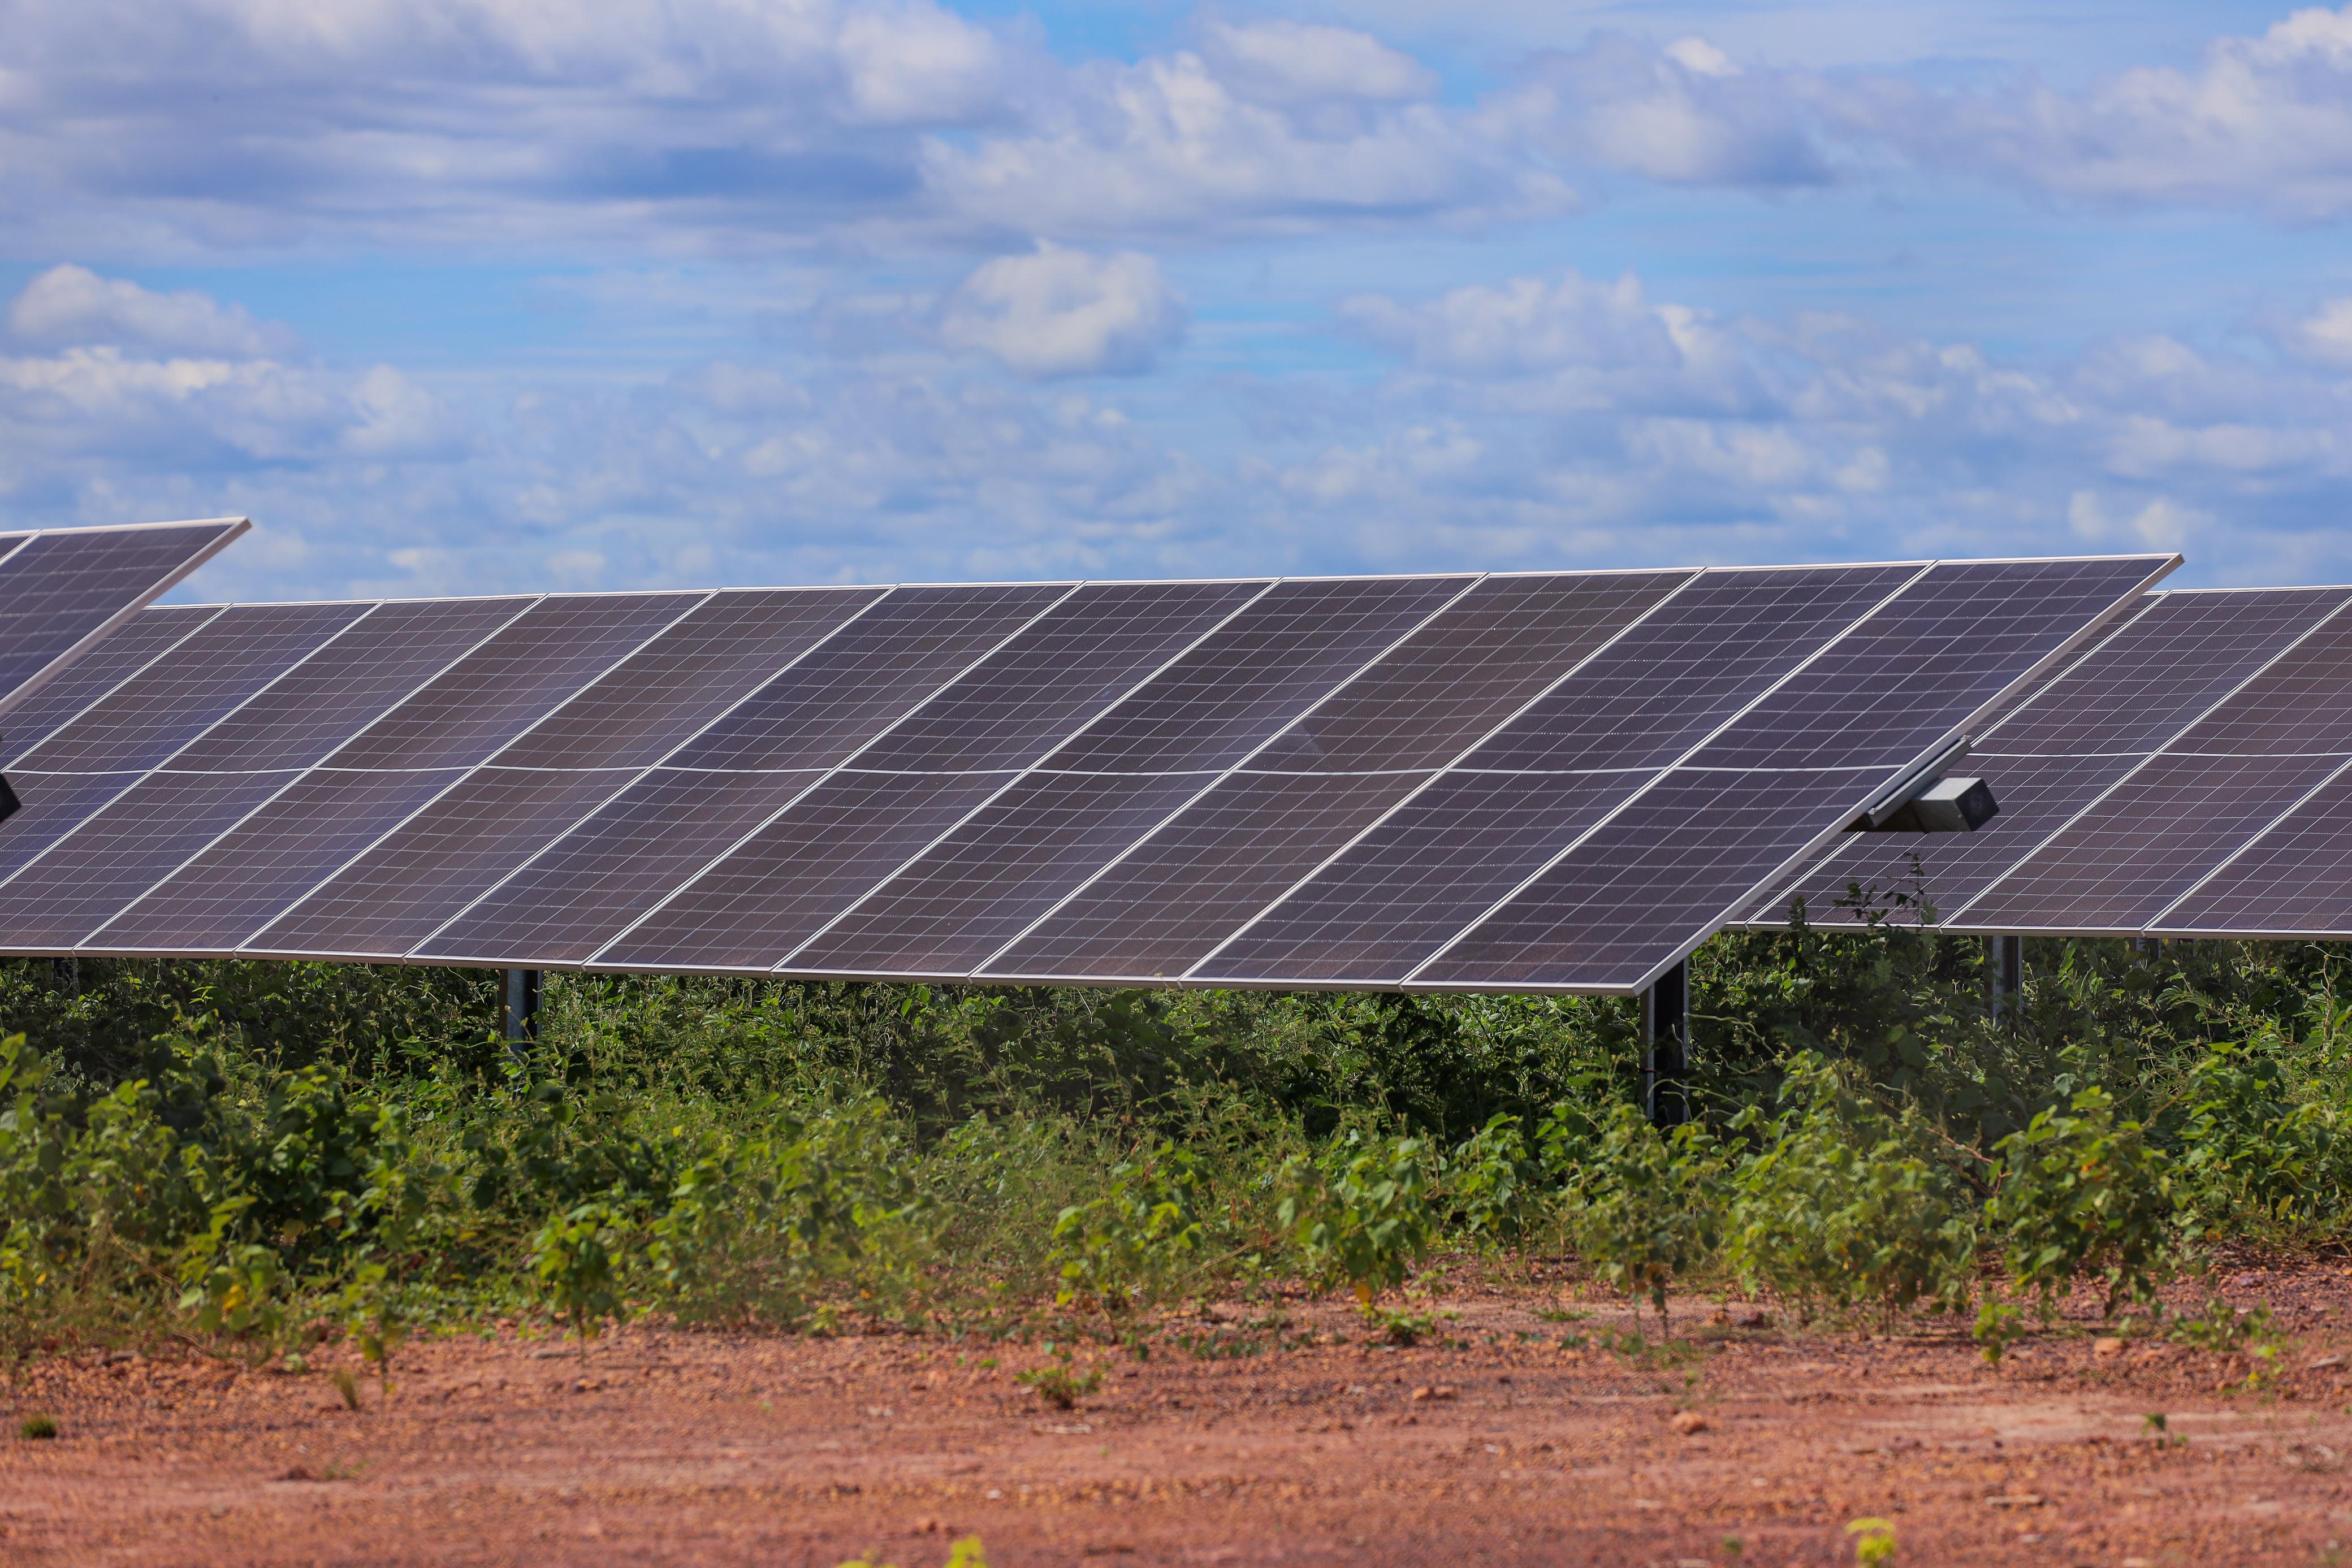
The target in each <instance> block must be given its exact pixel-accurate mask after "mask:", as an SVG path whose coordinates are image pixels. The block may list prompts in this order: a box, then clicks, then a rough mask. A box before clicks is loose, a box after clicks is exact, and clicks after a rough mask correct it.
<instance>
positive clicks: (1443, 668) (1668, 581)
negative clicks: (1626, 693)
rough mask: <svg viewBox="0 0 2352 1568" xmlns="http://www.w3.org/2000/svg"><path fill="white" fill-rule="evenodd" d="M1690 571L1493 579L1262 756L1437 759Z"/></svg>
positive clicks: (1466, 742) (1282, 759)
mask: <svg viewBox="0 0 2352 1568" xmlns="http://www.w3.org/2000/svg"><path fill="white" fill-rule="evenodd" d="M1693 575H1694V574H1693V573H1691V572H1689V571H1639V572H1579V573H1563V574H1560V575H1558V576H1550V575H1547V576H1540V577H1490V578H1488V579H1486V580H1485V581H1483V582H1481V583H1479V584H1478V586H1477V587H1475V588H1474V589H1472V590H1471V591H1469V592H1468V593H1465V594H1464V595H1463V596H1462V598H1461V599H1459V600H1457V601H1455V602H1454V603H1453V604H1450V605H1448V606H1447V607H1446V608H1445V609H1444V611H1442V612H1440V613H1439V614H1438V615H1437V616H1436V617H1435V618H1434V619H1433V620H1432V621H1431V622H1429V623H1428V624H1427V625H1425V626H1423V627H1422V628H1421V629H1420V630H1419V631H1417V632H1414V633H1413V634H1412V636H1410V637H1408V638H1407V639H1405V641H1404V642H1403V643H1402V644H1401V645H1400V646H1399V647H1397V648H1396V649H1394V650H1393V651H1391V653H1388V654H1387V655H1386V656H1385V657H1383V658H1382V659H1381V661H1380V662H1379V663H1378V664H1374V665H1372V666H1371V667H1370V669H1368V670H1366V671H1365V672H1364V673H1363V674H1360V675H1359V676H1358V677H1357V678H1356V679H1355V680H1353V681H1350V682H1349V684H1348V685H1346V686H1345V687H1343V688H1342V689H1341V690H1340V691H1339V693H1338V694H1337V695H1334V696H1333V697H1332V698H1331V700H1330V701H1329V702H1327V703H1325V704H1324V705H1323V706H1321V707H1318V708H1317V709H1316V710H1315V711H1314V712H1313V713H1311V714H1309V715H1307V717H1306V718H1304V719H1302V720H1300V721H1299V723H1298V724H1297V725H1296V726H1295V727H1292V728H1291V729H1289V730H1288V731H1286V732H1285V733H1284V734H1283V735H1282V736H1281V737H1278V738H1277V739H1276V741H1275V742H1274V744H1273V745H1271V746H1269V747H1266V749H1265V751H1263V752H1261V753H1259V754H1258V756H1257V757H1256V758H1254V759H1253V761H1252V764H1251V766H1253V767H1254V768H1265V769H1267V770H1269V771H1273V770H1280V769H1298V770H1308V769H1323V770H1328V771H1332V772H1349V771H1355V770H1360V769H1363V768H1443V767H1444V766H1445V765H1446V764H1447V763H1449V762H1451V761H1453V760H1454V758H1456V757H1459V756H1460V755H1461V754H1462V752H1463V750H1464V748H1465V747H1468V746H1470V745H1471V744H1473V743H1474V742H1475V741H1476V740H1477V739H1478V738H1479V737H1481V736H1483V735H1485V734H1486V732H1487V731H1489V730H1491V729H1493V728H1494V727H1496V725H1498V724H1500V723H1502V722H1503V721H1504V720H1505V719H1507V718H1508V717H1510V716H1511V715H1512V714H1514V713H1515V712H1517V710H1518V709H1519V708H1520V707H1521V706H1523V705H1524V704H1526V703H1527V702H1528V700H1529V699H1530V698H1532V697H1534V696H1536V695H1538V693H1540V692H1541V691H1542V690H1543V689H1544V687H1546V686H1548V685H1550V684H1551V683H1552V682H1553V681H1555V680H1557V679H1559V677H1560V676H1561V675H1562V674H1565V673H1567V672H1568V671H1569V670H1570V669H1573V668H1574V667H1575V665H1576V664H1577V662H1578V661H1579V660H1580V659H1582V658H1584V657H1586V656H1587V655H1588V654H1590V653H1591V652H1592V651H1593V650H1594V649H1596V648H1598V647H1600V646H1601V644H1602V643H1606V642H1607V641H1608V640H1609V639H1610V638H1611V637H1612V636H1614V635H1616V634H1617V633H1618V632H1622V631H1623V630H1624V629H1625V627H1626V626H1627V625H1628V624H1629V623H1630V622H1633V620H1634V619H1635V618H1636V617H1637V616H1639V615H1640V614H1641V613H1642V612H1643V611H1645V610H1647V609H1649V608H1650V607H1651V606H1652V605H1654V604H1656V603H1657V602H1658V601H1660V600H1661V599H1664V597H1665V596H1666V595H1667V594H1668V593H1669V592H1671V591H1673V590H1674V589H1675V588H1676V587H1678V586H1679V585H1681V584H1683V583H1685V582H1687V581H1689V580H1690V579H1691V577H1692V576H1693Z"/></svg>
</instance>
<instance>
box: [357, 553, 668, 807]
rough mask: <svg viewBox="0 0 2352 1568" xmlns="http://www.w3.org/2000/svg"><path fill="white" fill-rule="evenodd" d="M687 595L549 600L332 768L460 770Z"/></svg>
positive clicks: (372, 728) (393, 713) (364, 734)
mask: <svg viewBox="0 0 2352 1568" xmlns="http://www.w3.org/2000/svg"><path fill="white" fill-rule="evenodd" d="M695 597H696V596H695V595H693V594H688V593H649V594H612V595H604V594H596V595H590V596H585V597H582V598H577V599H548V600H542V601H541V602H539V603H537V604H534V605H532V606H531V607H530V609H529V610H527V611H525V612H523V613H522V614H521V615H520V616H517V617H516V618H515V620H514V621H513V622H512V623H510V624H509V625H506V626H502V627H500V628H499V631H498V632H497V633H496V634H495V635H493V636H491V637H490V638H489V639H488V641H487V642H485V643H482V644H481V645H480V646H479V647H478V648H475V649H474V650H473V651H471V652H470V653H467V655H466V656H465V657H464V658H462V659H460V660H458V661H457V663H456V664H452V665H451V666H450V667H449V668H448V669H446V670H445V671H443V672H442V673H441V674H438V675H436V676H435V677H434V678H433V679H432V680H431V681H430V682H429V683H427V684H426V685H425V686H424V687H422V688H421V689H420V690H419V691H418V692H417V693H416V695H415V696H413V697H411V698H409V699H408V700H407V701H406V702H404V703H401V704H400V705H399V706H395V707H394V708H393V709H391V710H390V711H389V712H387V713H386V714H385V715H384V716H383V717H382V718H380V719H377V720H376V721H375V722H374V723H373V724H371V725H369V726H368V727H367V728H365V729H363V730H362V731H361V732H360V733H359V734H358V735H356V736H354V737H352V740H351V743H350V744H349V745H347V746H345V747H342V749H341V750H340V751H338V752H337V753H336V754H335V758H334V761H335V766H336V767H338V768H464V767H467V766H469V765H471V764H473V763H477V762H481V761H484V760H486V759H487V758H488V757H489V756H490V755H491V754H492V753H493V752H495V751H497V750H498V748H499V747H500V746H502V745H504V744H505V743H506V742H508V741H509V740H511V739H513V738H514V737H516V736H518V735H520V734H521V733H522V732H523V731H524V730H525V729H527V728H529V727H530V725H531V724H532V723H534V722H535V721H537V720H539V719H541V718H543V717H545V716H547V715H548V714H549V713H550V712H551V711H552V710H553V709H554V708H555V707H556V706H557V705H559V704H561V703H562V702H563V701H564V700H565V699H566V698H568V697H571V696H572V695H574V694H576V693H577V692H579V691H580V689H581V688H582V687H583V686H585V685H588V683H590V682H591V681H593V680H594V679H596V677H597V676H599V675H600V674H604V672H605V671H606V670H607V669H609V668H611V667H612V665H613V664H614V663H615V662H616V661H618V660H621V659H623V658H625V657H627V656H628V654H629V653H630V652H631V651H632V650H634V649H635V648H636V646H637V645H638V644H639V643H643V642H644V641H645V640H646V638H648V637H651V636H653V635H654V634H655V633H656V632H659V631H660V630H661V629H662V628H663V627H665V626H667V625H668V624H669V623H670V622H673V621H675V620H677V618H678V617H679V616H680V615H682V614H684V613H685V612H686V611H687V609H688V607H689V606H690V605H692V604H693V603H694V601H695Z"/></svg>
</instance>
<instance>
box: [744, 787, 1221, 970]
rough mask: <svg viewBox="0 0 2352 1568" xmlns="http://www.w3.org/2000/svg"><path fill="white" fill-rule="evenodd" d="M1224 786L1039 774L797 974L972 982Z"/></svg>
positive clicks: (873, 901)
mask: <svg viewBox="0 0 2352 1568" xmlns="http://www.w3.org/2000/svg"><path fill="white" fill-rule="evenodd" d="M1214 778H1215V775H1213V774H1206V773H1182V774H1119V773H1097V774H1079V773H1033V774H1031V775H1029V776H1028V777H1027V778H1025V779H1022V780H1021V781H1020V782H1019V783H1018V784H1015V785H1014V786H1013V788H1012V789H1008V790H1006V791H1005V792H1004V794H1003V796H1001V797H1000V798H999V799H997V800H993V801H991V802H990V803H989V805H988V806H987V807H986V808H985V809H984V810H981V811H980V812H978V813H977V814H975V815H974V816H973V818H972V819H971V821H969V822H966V823H965V824H963V825H962V826H961V827H960V828H958V829H957V830H956V831H954V832H953V833H951V834H950V835H949V836H948V838H947V839H946V840H945V841H943V842H941V843H940V844H938V845H937V846H935V847H934V848H932V849H931V850H929V852H926V853H925V854H924V855H923V857H922V858H921V859H920V860H919V861H917V862H915V863H914V864H913V865H911V866H908V867H907V868H906V869H905V870H904V871H902V872H900V873H898V875H897V876H895V877H893V878H891V879H890V880H889V881H888V882H887V883H884V884H883V885H882V886H881V887H880V888H879V889H877V891H876V892H875V893H874V894H873V895H872V896H871V897H869V898H867V899H866V901H865V902H864V903H862V904H859V905H858V906H857V907H856V909H854V910H852V911H851V912H850V913H849V914H848V915H845V916H844V917H843V918H842V919H841V920H840V921H839V922H838V923H837V924H836V925H834V926H833V927H832V929H830V930H828V931H826V932H825V933H824V935H823V936H819V937H818V938H817V939H816V940H814V941H813V942H811V943H810V944H809V945H808V946H806V947H804V948H803V949H802V950H801V951H800V952H798V953H794V954H792V955H791V956H789V957H788V958H786V959H785V969H786V972H788V973H792V972H798V973H804V974H914V975H938V976H960V975H963V974H965V973H968V972H969V971H971V970H972V969H975V968H977V967H980V966H981V965H982V963H984V962H986V961H987V959H988V957H989V956H990V955H992V954H993V953H994V952H995V951H996V950H997V949H998V948H1000V947H1002V946H1004V944H1006V943H1007V942H1010V941H1011V940H1013V938H1014V937H1015V936H1020V935H1021V932H1022V930H1023V928H1024V927H1025V926H1027V925H1029V924H1030V923H1031V922H1032V921H1034V920H1035V919H1036V918H1037V917H1038V916H1039V915H1043V914H1045V912H1046V910H1048V909H1050V908H1051V907H1053V904H1054V902H1055V900H1056V899H1058V898H1060V897H1061V896H1062V895H1063V894H1066V893H1068V892H1069V891H1070V890H1071V889H1072V888H1074V887H1076V886H1077V885H1078V883H1081V882H1083V881H1084V880H1085V879H1086V878H1087V876H1089V875H1091V874H1092V873H1094V872H1096V871H1097V870H1098V869H1100V868H1101V867H1102V866H1103V865H1104V864H1105V863H1107V862H1109V861H1110V860H1111V858H1112V857H1113V856H1115V855H1117V854H1118V852H1120V851H1121V850H1123V849H1126V848H1127V847H1128V846H1129V844H1132V843H1133V842H1135V841H1136V840H1137V839H1139V838H1140V837H1142V836H1143V835H1144V834H1145V833H1147V832H1149V831H1150V830H1151V829H1152V828H1153V827H1154V826H1155V825H1157V824H1158V823H1159V822H1160V821H1162V820H1163V819H1165V818H1166V817H1167V816H1168V814H1169V813H1170V812H1171V811H1173V810H1176V808H1177V807H1179V806H1181V805H1182V804H1183V803H1184V802H1185V801H1186V800H1189V799H1191V798H1192V796H1193V795H1194V794H1196V793H1198V792H1199V791H1200V790H1201V789H1203V788H1204V787H1206V786H1207V785H1208V784H1209V783H1211V782H1212V781H1213V779H1214Z"/></svg>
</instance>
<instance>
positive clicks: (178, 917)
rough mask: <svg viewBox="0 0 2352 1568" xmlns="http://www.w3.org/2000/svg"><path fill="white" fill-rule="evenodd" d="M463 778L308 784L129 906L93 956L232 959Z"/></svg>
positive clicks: (349, 778) (312, 777)
mask: <svg viewBox="0 0 2352 1568" xmlns="http://www.w3.org/2000/svg"><path fill="white" fill-rule="evenodd" d="M455 777H456V775H455V774H454V773H452V772H448V771H444V770H440V769H435V770H431V771H420V772H397V773H360V772H344V771H341V770H340V769H336V768H320V769H318V770H315V771H313V772H310V773H307V774H304V775H303V776H302V777H301V778H300V779H299V780H298V781H296V782H295V783H293V784H291V785H289V786H288V787H287V789H286V790H285V792H284V793H283V794H280V795H279V796H278V797H277V798H276V799H275V800H271V801H269V802H268V804H267V805H265V806H263V807H261V808H260V809H259V810H257V811H255V812H254V813H253V815H252V816H250V817H248V818H247V819H246V820H245V821H242V822H240V823H238V824H237V825H236V827H234V828H232V829H230V830H229V831H228V832H227V833H226V835H224V836H223V837H222V838H221V839H220V840H219V841H218V842H216V843H215V844H214V845H213V846H212V847H211V848H209V849H207V850H205V852H203V853H202V854H200V855H198V856H197V857H196V858H195V859H194V861H192V862H189V863H188V864H187V865H185V866H184V867H183V868H182V869H181V870H179V871H178V872H176V873H173V875H172V876H170V877H169V878H167V879H166V880H165V881H164V882H163V883H162V884H161V885H160V886H158V887H157V888H156V889H155V890H154V891H153V892H152V893H150V894H147V895H146V896H145V897H144V898H142V899H141V900H139V901H138V902H137V903H136V904H131V906H130V907H129V908H128V909H126V910H125V911H124V912H123V913H122V914H121V915H120V916H118V917H117V918H116V919H115V920H113V921H112V922H111V923H110V924H109V925H107V926H106V927H105V928H104V929H103V930H102V931H100V933H99V934H98V935H97V936H95V937H94V938H93V939H92V940H93V946H95V947H97V948H99V949H100V950H103V951H108V952H155V953H225V952H227V951H229V950H231V949H233V948H235V947H236V946H237V944H239V943H241V942H243V941H244V940H245V939H246V938H247V937H248V936H252V935H253V934H254V933H255V932H256V931H258V930H259V929H260V928H261V927H262V925H265V924H266V923H267V922H268V920H269V919H270V918H271V917H272V916H274V915H277V914H278V912H279V911H280V910H282V909H284V908H285V907H286V906H287V905H288V904H292V903H293V902H294V901H295V900H296V899H298V898H299V897H301V896H302V894H306V893H308V892H310V889H312V888H314V887H316V886H318V885H319V883H320V880H321V879H323V878H324V877H326V876H327V875H328V874H329V873H331V872H333V871H334V869H335V868H336V867H337V866H339V865H341V864H342V863H343V862H345V861H347V860H349V859H351V858H352V856H353V855H355V854H357V853H359V852H360V851H362V850H363V849H365V848H366V847H367V846H368V844H369V843H370V842H371V841H373V840H374V839H375V838H377V837H378V836H380V835H381V834H383V832H384V831H387V830H388V829H390V828H391V827H392V826H393V824H394V823H395V822H397V821H400V820H401V819H402V818H403V817H405V816H406V815H408V813H409V812H411V811H413V810H416V808H417V807H419V806H421V805H423V804H424V803H425V801H426V800H430V799H432V798H433V796H434V795H435V794H436V792H438V791H439V790H442V789H447V788H448V787H449V784H450V782H451V781H452V779H454V778H455Z"/></svg>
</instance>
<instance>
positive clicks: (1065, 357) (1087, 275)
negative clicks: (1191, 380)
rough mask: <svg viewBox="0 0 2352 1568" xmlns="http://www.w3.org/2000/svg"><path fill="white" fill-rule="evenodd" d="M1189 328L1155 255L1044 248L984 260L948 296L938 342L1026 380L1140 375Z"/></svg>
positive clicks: (1182, 309) (1177, 296) (1180, 300)
mask: <svg viewBox="0 0 2352 1568" xmlns="http://www.w3.org/2000/svg"><path fill="white" fill-rule="evenodd" d="M1183 332H1184V301H1183V299H1182V298H1181V296H1179V295H1178V294H1177V292H1176V291H1175V289H1173V288H1171V287H1169V285H1168V281H1167V279H1165V278H1163V277H1160V266H1159V264H1158V263H1157V262H1155V261H1153V260H1152V259H1151V257H1150V256H1143V255H1139V253H1137V252H1135V251H1121V252H1119V253H1118V255H1115V256H1089V255H1087V253H1086V252H1084V251H1076V250H1066V249H1063V248H1062V247H1060V246H1052V245H1040V246H1038V247H1037V249H1036V250H1035V251H1034V252H1033V253H1031V254H1030V255H1027V256H999V257H998V258H997V259H995V260H994V261H992V262H988V263H985V264H984V265H982V267H980V268H979V269H978V270H976V271H975V272H973V273H972V275H971V277H967V278H965V279H964V280H963V282H962V283H961V284H959V285H958V286H957V287H956V288H955V290H954V292H952V293H950V295H949V296H948V298H947V301H946V304H945V307H944V308H943V310H942V312H941V315H940V340H941V341H943V342H945V343H946V344H947V345H948V346H949V347H950V348H955V349H979V350H984V351H986V352H988V353H991V354H993V355H995V356H996V357H997V358H998V359H1000V360H1002V361H1004V362H1005V363H1006V364H1007V365H1009V366H1011V367H1012V368H1013V370H1015V371H1019V372H1020V373H1021V374H1023V375H1024V376H1033V377H1036V378H1038V379H1040V380H1043V379H1047V378H1051V377H1055V376H1092V375H1106V374H1108V375H1139V374H1141V373H1142V372H1143V371H1148V370H1150V369H1151V368H1152V366H1153V364H1154V363H1155V362H1156V361H1158V359H1159V357H1160V351H1161V350H1164V349H1166V348H1168V347H1169V346H1170V345H1171V344H1173V343H1174V342H1176V341H1177V340H1178V339H1180V338H1181V337H1182V336H1183Z"/></svg>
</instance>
